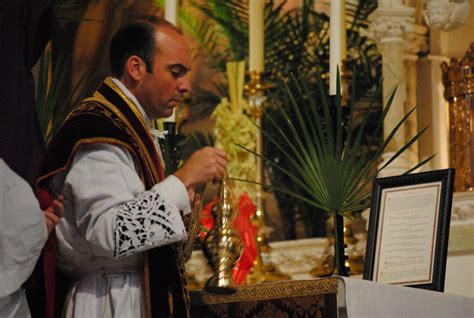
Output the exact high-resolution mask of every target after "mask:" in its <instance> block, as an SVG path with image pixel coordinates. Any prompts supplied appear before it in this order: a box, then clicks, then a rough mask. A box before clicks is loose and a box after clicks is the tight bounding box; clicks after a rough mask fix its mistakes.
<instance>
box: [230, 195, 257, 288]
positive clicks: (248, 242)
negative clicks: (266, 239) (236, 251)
mask: <svg viewBox="0 0 474 318" xmlns="http://www.w3.org/2000/svg"><path fill="white" fill-rule="evenodd" d="M256 210H257V208H256V207H255V205H254V204H253V202H252V199H251V198H250V196H249V195H248V194H247V193H246V192H244V193H243V194H242V195H241V196H240V198H239V207H238V214H237V217H236V218H235V219H234V227H235V228H237V229H238V231H239V234H240V239H241V240H242V245H243V253H242V256H241V257H240V259H239V261H238V262H237V264H236V265H235V267H234V269H233V271H232V278H233V279H234V281H235V283H236V284H237V285H241V284H242V283H243V282H244V281H245V277H247V275H248V273H249V272H250V270H251V269H252V267H253V262H254V261H255V259H256V258H257V253H258V249H257V232H258V229H257V228H256V227H255V226H254V225H252V224H251V222H250V220H251V217H252V216H253V215H254V214H255V212H256Z"/></svg>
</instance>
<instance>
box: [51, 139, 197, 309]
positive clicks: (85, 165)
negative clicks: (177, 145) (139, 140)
mask: <svg viewBox="0 0 474 318" xmlns="http://www.w3.org/2000/svg"><path fill="white" fill-rule="evenodd" d="M51 186H52V188H53V190H54V191H55V192H57V193H62V194H64V196H65V202H64V205H65V217H64V219H63V220H62V221H61V222H60V224H59V225H58V227H57V230H56V232H57V238H58V243H59V250H58V266H59V268H60V269H62V270H63V271H65V272H66V273H67V274H69V275H70V276H71V277H73V279H74V280H75V281H76V282H75V283H74V286H73V288H72V289H71V290H70V292H69V294H68V298H67V301H66V304H65V312H64V313H65V316H67V317H112V316H113V317H143V316H144V312H143V308H144V306H143V302H144V295H143V276H142V273H141V271H142V268H143V253H141V252H143V251H145V250H147V249H150V248H152V247H158V246H162V245H166V244H171V243H174V242H178V241H182V240H184V239H185V238H186V231H185V227H184V224H183V221H182V218H181V215H180V212H179V210H183V211H185V213H188V212H190V207H189V200H188V196H187V191H186V189H185V187H184V185H183V184H182V183H181V182H180V181H179V180H178V179H177V178H176V177H174V176H170V177H168V178H167V179H165V180H164V181H163V182H160V183H158V184H157V185H155V186H154V187H153V189H151V190H150V191H145V189H144V186H143V184H142V182H141V180H140V179H139V177H138V173H137V168H136V166H135V162H134V159H133V157H132V155H131V153H130V152H129V151H127V150H125V149H124V148H121V147H118V146H114V145H110V144H94V145H87V146H84V147H83V148H81V149H80V151H79V152H78V153H77V154H76V155H75V158H74V161H73V163H72V165H71V168H70V170H69V172H68V173H67V174H60V175H58V176H55V177H54V178H53V180H52V182H51Z"/></svg>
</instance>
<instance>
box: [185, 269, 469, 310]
mask: <svg viewBox="0 0 474 318" xmlns="http://www.w3.org/2000/svg"><path fill="white" fill-rule="evenodd" d="M473 313H474V301H473V299H472V298H470V297H463V296H457V295H450V294H445V293H439V292H434V291H428V290H423V289H416V288H409V287H400V286H394V285H387V284H381V283H375V282H371V281H364V280H359V279H353V278H346V277H330V278H321V279H315V280H300V281H282V282H273V283H263V284H256V285H244V286H240V287H238V288H237V292H236V293H235V294H231V295H216V294H209V293H207V292H204V291H194V292H191V314H192V317H209V318H212V317H216V318H217V317H229V318H234V317H273V318H280V317H307V318H310V317H321V318H323V317H340V318H343V317H348V318H357V317H365V318H367V317H440V318H441V317H472V315H473Z"/></svg>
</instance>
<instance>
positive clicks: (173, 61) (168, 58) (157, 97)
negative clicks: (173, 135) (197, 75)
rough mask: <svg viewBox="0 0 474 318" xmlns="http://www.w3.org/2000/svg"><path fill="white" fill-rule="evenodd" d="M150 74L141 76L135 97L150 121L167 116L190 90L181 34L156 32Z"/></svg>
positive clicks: (188, 65) (188, 60)
mask: <svg viewBox="0 0 474 318" xmlns="http://www.w3.org/2000/svg"><path fill="white" fill-rule="evenodd" d="M156 47H157V48H158V51H157V53H156V54H155V58H154V61H153V73H148V72H147V73H146V74H144V77H143V80H142V81H141V83H140V85H139V87H138V90H137V92H136V97H137V99H138V101H139V102H140V104H141V105H142V107H143V108H144V110H145V111H146V113H147V114H148V116H149V117H150V119H158V118H165V117H169V116H171V115H172V114H173V108H175V107H176V106H178V102H179V101H180V100H181V99H182V97H183V95H184V94H185V93H187V92H189V91H190V90H191V83H190V78H189V71H190V70H191V52H190V50H189V47H188V44H187V43H186V40H185V38H184V36H183V35H181V34H179V33H177V32H176V31H174V30H172V29H169V28H159V29H157V30H156Z"/></svg>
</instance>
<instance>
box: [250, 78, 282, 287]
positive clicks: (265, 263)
mask: <svg viewBox="0 0 474 318" xmlns="http://www.w3.org/2000/svg"><path fill="white" fill-rule="evenodd" d="M249 76H250V81H249V84H248V85H246V89H247V92H248V95H249V97H248V99H249V106H250V111H251V114H252V117H253V119H254V121H255V122H256V124H257V125H258V126H259V127H262V115H263V112H262V109H261V107H262V104H263V103H264V102H265V100H266V97H265V95H264V94H263V92H264V90H266V89H268V88H269V85H266V84H264V82H263V80H262V76H263V75H262V73H261V72H257V71H250V72H249ZM255 152H256V153H257V154H258V155H260V156H257V157H256V165H257V174H256V178H255V181H256V182H257V183H258V184H259V186H258V187H257V193H256V208H257V209H256V212H255V214H254V216H253V219H252V220H251V221H252V223H253V224H254V225H255V226H256V227H257V228H258V233H257V246H258V255H257V259H256V260H255V262H254V266H253V268H252V271H251V272H250V274H249V275H248V276H247V283H249V284H255V283H260V282H271V281H277V280H285V279H290V276H288V275H286V274H283V273H282V272H281V271H280V270H279V269H278V268H277V267H276V265H275V264H273V263H272V261H271V257H270V253H271V247H270V246H269V245H268V238H269V237H270V234H271V228H270V227H268V226H267V225H266V224H265V210H264V209H265V197H264V190H263V186H262V185H263V184H264V183H265V179H264V164H263V163H264V162H263V159H262V157H261V156H263V135H262V132H261V130H259V131H258V132H257V134H256V149H255Z"/></svg>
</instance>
